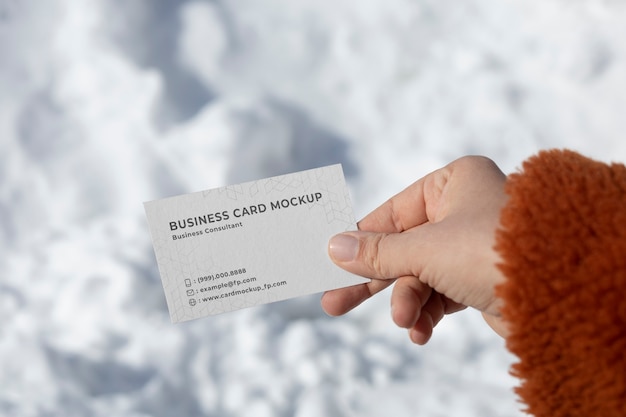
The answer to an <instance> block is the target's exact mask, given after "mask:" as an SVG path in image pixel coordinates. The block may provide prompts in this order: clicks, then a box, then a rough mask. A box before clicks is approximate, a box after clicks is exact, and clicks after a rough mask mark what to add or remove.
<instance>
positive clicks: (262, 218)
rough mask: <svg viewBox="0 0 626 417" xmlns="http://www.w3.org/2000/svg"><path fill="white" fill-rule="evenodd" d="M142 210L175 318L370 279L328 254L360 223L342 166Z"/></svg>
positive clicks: (182, 197) (180, 198)
mask: <svg viewBox="0 0 626 417" xmlns="http://www.w3.org/2000/svg"><path fill="white" fill-rule="evenodd" d="M144 207H145V210H146V216H147V218H148V223H149V226H150V232H151V234H152V243H153V245H154V251H155V254H156V259H157V263H158V266H159V272H160V274H161V280H162V282H163V288H164V290H165V297H166V300H167V306H168V308H169V312H170V317H171V319H172V322H175V323H176V322H181V321H186V320H192V319H196V318H200V317H205V316H209V315H213V314H219V313H223V312H227V311H233V310H237V309H240V308H245V307H251V306H256V305H259V304H265V303H270V302H274V301H280V300H285V299H288V298H293V297H297V296H301V295H306V294H313V293H318V292H322V291H327V290H331V289H336V288H342V287H347V286H350V285H356V284H362V283H365V282H369V280H368V279H366V278H362V277H359V276H356V275H353V274H350V273H348V272H346V271H344V270H342V269H340V268H339V267H337V266H335V265H334V264H333V263H332V261H331V260H330V259H329V257H328V252H327V247H328V240H329V239H330V237H331V236H333V235H334V234H336V233H340V232H344V231H347V230H356V223H355V220H354V215H353V210H352V204H351V202H350V195H349V193H348V189H347V187H346V183H345V179H344V176H343V171H342V169H341V165H331V166H327V167H322V168H317V169H311V170H307V171H302V172H297V173H293V174H287V175H281V176H277V177H272V178H266V179H262V180H258V181H252V182H247V183H243V184H239V185H232V186H228V187H222V188H216V189H212V190H207V191H200V192H196V193H191V194H185V195H179V196H175V197H170V198H164V199H162V200H156V201H150V202H146V203H144Z"/></svg>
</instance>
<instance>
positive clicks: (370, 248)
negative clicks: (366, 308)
mask: <svg viewBox="0 0 626 417" xmlns="http://www.w3.org/2000/svg"><path fill="white" fill-rule="evenodd" d="M412 235H413V236H408V234H407V233H406V232H404V233H373V232H362V231H358V232H356V231H355V232H345V233H340V234H338V235H335V236H333V237H332V238H331V239H330V241H329V243H328V253H329V255H330V258H331V259H332V261H333V262H335V264H337V265H338V266H340V267H341V268H343V269H345V270H347V271H349V272H352V273H354V274H357V275H361V276H364V277H367V278H374V279H395V278H398V277H401V276H407V275H411V276H416V277H417V276H419V274H420V270H421V266H420V261H419V258H422V259H424V257H423V256H417V255H418V254H419V253H420V248H419V247H416V246H421V245H420V243H419V242H420V240H421V239H416V236H415V234H414V233H413V234H412ZM423 249H424V250H427V248H426V246H425V245H424V247H423ZM423 254H424V252H422V255H423Z"/></svg>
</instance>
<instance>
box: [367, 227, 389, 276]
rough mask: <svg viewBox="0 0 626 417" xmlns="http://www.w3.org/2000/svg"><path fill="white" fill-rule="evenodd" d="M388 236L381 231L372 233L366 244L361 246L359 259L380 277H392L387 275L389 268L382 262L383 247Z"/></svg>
mask: <svg viewBox="0 0 626 417" xmlns="http://www.w3.org/2000/svg"><path fill="white" fill-rule="evenodd" d="M388 236H389V235H387V234H383V233H381V234H376V235H373V236H371V238H370V239H368V242H367V244H365V245H362V246H361V247H362V253H361V254H360V255H361V259H362V260H363V262H364V263H365V264H366V266H367V267H368V268H369V269H371V270H372V272H373V273H374V274H375V275H376V276H377V277H380V278H392V277H390V276H388V275H389V270H388V268H387V266H386V264H385V263H384V262H383V259H384V248H385V243H386V240H387V239H388Z"/></svg>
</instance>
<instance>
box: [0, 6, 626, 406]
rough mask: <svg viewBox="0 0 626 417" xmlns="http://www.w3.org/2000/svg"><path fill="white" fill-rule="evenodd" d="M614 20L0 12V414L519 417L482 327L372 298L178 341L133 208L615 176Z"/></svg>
mask: <svg viewBox="0 0 626 417" xmlns="http://www.w3.org/2000/svg"><path fill="white" fill-rule="evenodd" d="M625 21H626V5H625V3H624V2H622V1H621V0H613V1H611V0H578V1H571V0H570V1H565V0H546V1H526V0H448V1H445V2H440V1H434V0H363V1H348V0H335V1H333V2H326V1H319V0H296V1H289V0H213V1H203V0H193V1H190V0H187V1H174V0H171V1H167V0H158V1H156V0H128V1H123V0H109V1H105V0H83V1H72V0H46V1H35V0H0V251H1V255H0V317H2V324H0V387H1V388H0V415H2V416H129V417H131V416H132V417H139V416H164V417H165V416H220V417H222V416H224V417H228V416H254V417H264V416H297V417H309V416H331V417H335V416H336V417H342V416H362V417H368V416H388V415H394V416H396V417H402V416H414V415H420V416H451V415H454V416H480V417H489V416H505V415H506V416H515V415H521V413H520V412H519V411H518V409H519V407H520V406H519V404H518V403H517V402H516V398H515V396H514V394H513V393H512V387H513V386H514V385H515V383H516V381H515V380H513V379H512V378H511V377H510V376H509V375H508V373H507V371H508V366H509V365H510V363H511V362H512V361H513V360H514V358H512V357H511V356H509V355H508V354H507V352H506V350H505V348H504V345H503V342H502V341H501V340H499V339H498V337H497V336H495V335H494V334H492V333H491V331H490V330H488V328H487V326H486V325H485V324H483V323H482V322H481V319H480V317H479V315H478V314H476V313H475V312H471V311H467V312H464V313H462V314H458V315H455V316H452V317H448V318H447V319H446V320H444V321H443V322H442V323H441V324H440V325H439V327H438V328H437V329H436V332H435V335H434V337H433V339H432V341H431V342H430V343H429V344H428V345H427V346H425V347H417V346H413V345H411V344H410V342H409V341H408V338H407V337H406V334H405V332H404V331H403V330H400V329H397V328H396V327H394V326H393V324H392V322H391V319H390V317H389V311H388V294H387V293H386V294H383V295H381V296H379V297H376V298H374V299H372V300H370V301H369V302H367V303H366V304H364V305H363V306H361V307H360V308H358V309H357V310H355V311H354V312H352V313H350V314H348V315H347V316H345V317H341V318H329V317H326V316H325V314H324V313H323V312H322V310H321V309H320V307H319V295H317V296H311V297H304V298H301V299H296V300H290V301H287V302H282V303H276V304H272V305H267V306H262V307H258V308H254V309H248V310H243V311H239V312H235V313H230V314H225V315H221V316H217V317H213V318H208V319H203V320H196V321H193V322H190V323H185V324H182V325H172V324H170V322H169V318H168V314H167V311H166V306H165V300H164V295H163V291H162V288H161V284H160V279H159V276H158V273H157V270H156V263H155V259H154V254H153V252H152V247H151V244H150V241H149V234H148V230H147V225H146V221H145V218H144V214H143V207H142V202H143V201H146V200H152V199H157V198H160V197H165V196H170V195H174V194H177V193H183V192H189V191H197V190H201V189H206V188H212V187H217V186H221V185H226V184H229V183H233V182H239V181H244V180H251V179H256V178H261V177H266V176H270V175H276V174H281V173H286V172H291V171H295V170H300V169H306V168H312V167H315V166H320V165H325V164H329V163H336V162H341V163H343V164H344V168H345V170H346V173H347V177H348V182H349V186H350V189H351V192H352V196H353V200H354V205H355V210H356V214H357V217H362V216H363V215H365V214H366V213H367V212H368V211H369V210H371V209H372V208H374V207H376V206H377V205H378V204H380V203H381V202H382V201H384V200H385V199H386V198H387V197H389V196H390V195H392V194H394V193H396V192H398V191H400V190H401V189H402V188H404V187H405V186H407V185H408V184H410V183H411V182H413V181H414V180H415V179H417V178H418V177H420V176H422V175H424V174H426V173H427V172H429V171H431V170H433V169H435V168H438V167H440V166H441V165H443V164H445V163H447V162H449V161H451V160H452V159H455V158H457V157H459V156H461V155H464V154H483V155H486V156H489V157H491V158H493V159H495V160H496V161H497V162H498V163H499V164H500V166H501V167H502V168H503V169H504V170H505V171H506V172H510V171H512V170H514V169H515V168H516V167H517V166H519V164H520V163H521V161H522V160H523V159H525V158H526V157H527V156H529V155H531V154H532V153H534V152H536V151H537V150H539V149H541V148H548V147H569V148H572V149H575V150H578V151H581V152H583V153H585V154H588V155H590V156H593V157H595V158H598V159H601V160H605V161H625V160H626V140H625V139H624V137H623V133H622V132H623V131H625V130H626V117H624V109H626V25H625V24H624V22H625Z"/></svg>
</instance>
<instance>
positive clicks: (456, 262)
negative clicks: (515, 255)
mask: <svg viewBox="0 0 626 417" xmlns="http://www.w3.org/2000/svg"><path fill="white" fill-rule="evenodd" d="M505 180H506V177H505V175H504V174H503V173H502V172H501V171H500V169H499V168H498V167H497V166H496V165H495V164H494V163H493V162H492V161H491V160H489V159H487V158H484V157H477V156H470V157H464V158H461V159H458V160H456V161H454V162H452V163H451V164H449V165H448V166H446V167H444V168H442V169H439V170H437V171H435V172H433V173H431V174H429V175H427V176H425V177H424V178H422V179H420V180H418V181H417V182H415V183H414V184H412V185H411V186H409V187H408V188H407V189H405V190H404V191H402V192H401V193H399V194H397V195H396V196H394V197H392V198H391V199H389V200H388V201H387V202H386V203H384V204H383V205H382V206H380V207H378V208H377V209H376V210H374V211H373V212H371V213H370V214H368V215H367V216H366V217H365V218H364V219H363V220H361V221H360V222H359V224H358V226H359V231H358V232H345V233H341V234H339V235H336V236H334V237H333V238H332V239H331V240H330V242H329V254H330V257H331V259H332V260H333V261H334V262H335V263H336V264H337V265H338V266H340V267H342V268H344V269H346V270H347V271H350V272H353V273H355V274H358V275H362V276H364V277H368V278H372V281H371V282H370V283H367V284H362V285H358V286H354V287H348V288H342V289H338V290H333V291H328V292H326V293H325V294H324V295H323V297H322V301H321V302H322V307H323V308H324V310H325V311H326V312H327V313H328V314H330V315H333V316H335V315H341V314H345V313H347V312H348V311H350V310H351V309H353V308H354V307H356V306H357V305H359V304H360V303H361V302H363V301H364V300H366V299H367V298H369V297H371V296H372V295H374V294H376V293H378V292H379V291H381V290H383V289H385V288H386V287H388V286H389V285H391V284H392V283H393V282H394V281H395V286H394V288H393V291H392V294H391V312H392V318H393V320H394V322H395V323H396V324H397V325H398V326H400V327H403V328H407V329H409V337H410V339H411V340H412V341H413V342H414V343H417V344H424V343H426V342H427V341H428V340H429V339H430V336H431V335H432V331H433V328H434V327H435V325H436V324H437V323H438V322H439V321H440V320H441V319H442V318H443V316H444V315H445V314H450V313H454V312H457V311H459V310H462V309H464V308H465V307H466V306H471V307H474V308H476V309H478V310H480V311H481V312H482V313H483V317H484V318H485V320H486V321H487V323H488V324H489V325H490V326H491V327H492V328H493V329H494V330H495V331H496V332H497V333H498V334H500V335H502V336H504V335H505V334H506V328H505V326H504V325H503V323H502V322H501V320H500V318H499V312H498V304H499V303H498V299H497V298H496V296H495V292H494V289H495V286H496V285H497V284H498V283H500V282H501V281H502V280H503V276H502V274H501V273H500V271H499V270H498V268H497V263H498V262H499V258H498V255H497V253H496V252H495V251H494V249H493V246H494V243H495V231H496V229H497V227H498V225H499V217H500V210H501V208H502V207H503V206H504V204H505V202H506V195H505V193H504V183H505Z"/></svg>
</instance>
